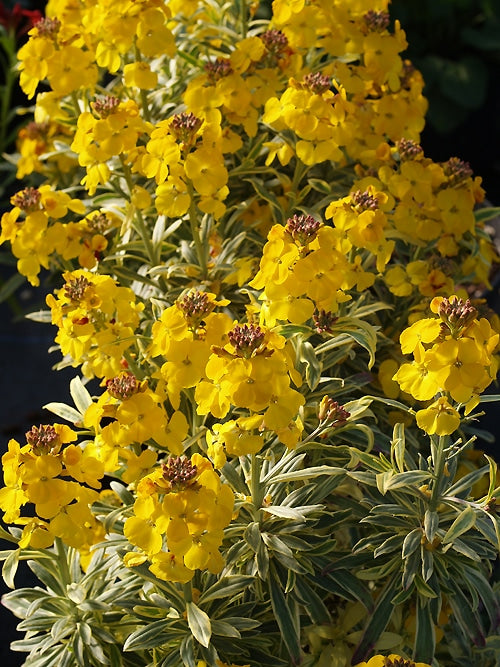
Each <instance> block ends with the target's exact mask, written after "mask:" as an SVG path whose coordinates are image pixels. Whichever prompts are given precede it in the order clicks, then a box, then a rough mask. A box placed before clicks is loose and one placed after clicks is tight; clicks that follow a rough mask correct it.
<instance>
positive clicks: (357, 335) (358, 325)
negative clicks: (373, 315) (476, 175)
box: [334, 317, 377, 369]
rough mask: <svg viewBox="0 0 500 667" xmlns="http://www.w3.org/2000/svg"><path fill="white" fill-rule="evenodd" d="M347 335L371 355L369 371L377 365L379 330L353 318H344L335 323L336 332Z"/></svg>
mask: <svg viewBox="0 0 500 667" xmlns="http://www.w3.org/2000/svg"><path fill="white" fill-rule="evenodd" d="M337 330H338V331H339V332H340V333H343V334H347V335H348V336H350V337H351V338H352V339H353V340H355V341H356V343H358V344H359V345H361V347H364V348H365V350H366V351H367V352H368V354H369V361H368V369H370V368H372V366H373V364H374V363H375V351H376V348H377V329H376V328H375V327H374V326H372V325H371V324H370V323H369V322H365V321H364V320H360V319H357V318H353V317H342V318H339V319H338V320H337V321H336V322H335V327H334V331H337Z"/></svg>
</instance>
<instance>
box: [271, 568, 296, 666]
mask: <svg viewBox="0 0 500 667" xmlns="http://www.w3.org/2000/svg"><path fill="white" fill-rule="evenodd" d="M269 594H270V598H271V606H272V608H273V614H274V618H275V620H276V623H277V624H278V627H279V629H280V631H281V636H282V638H283V642H284V644H285V646H286V648H287V650H288V653H289V654H290V658H291V660H292V664H293V665H296V664H298V663H299V661H300V636H299V631H298V628H297V626H296V624H295V618H294V615H293V613H292V611H291V609H290V608H289V606H288V603H287V599H286V598H285V595H284V594H283V591H282V590H281V586H280V583H279V577H278V576H277V574H276V573H275V572H271V578H270V580H269Z"/></svg>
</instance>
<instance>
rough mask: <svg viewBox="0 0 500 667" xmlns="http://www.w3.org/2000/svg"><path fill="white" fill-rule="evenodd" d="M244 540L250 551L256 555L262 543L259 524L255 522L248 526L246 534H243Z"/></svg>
mask: <svg viewBox="0 0 500 667" xmlns="http://www.w3.org/2000/svg"><path fill="white" fill-rule="evenodd" d="M243 538H244V540H245V542H246V543H247V544H248V546H249V547H250V549H251V550H252V551H253V552H254V553H257V551H258V549H259V547H260V542H261V535H260V526H259V524H258V523H256V522H255V521H252V522H251V523H249V524H248V526H247V527H246V528H245V532H244V533H243Z"/></svg>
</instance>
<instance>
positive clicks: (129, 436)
mask: <svg viewBox="0 0 500 667" xmlns="http://www.w3.org/2000/svg"><path fill="white" fill-rule="evenodd" d="M164 399H165V397H164V396H162V395H159V394H158V393H155V392H153V391H151V390H150V389H149V388H148V387H147V386H146V383H145V382H139V381H138V380H137V378H136V377H135V375H133V374H132V373H131V372H130V371H124V372H122V373H120V374H119V375H117V376H116V377H113V378H110V379H108V380H107V381H106V391H104V392H103V394H101V396H100V397H99V398H98V400H97V402H95V403H94V402H93V403H92V404H91V405H89V407H88V408H87V410H86V411H85V414H84V419H83V421H84V425H85V426H86V427H87V428H91V429H92V430H93V432H94V434H95V438H94V440H93V442H92V443H90V444H89V445H88V446H87V450H88V451H89V452H92V453H93V455H94V456H95V457H96V458H97V459H98V460H99V461H102V463H103V465H104V466H105V470H106V472H107V473H114V472H116V471H117V470H119V469H120V468H123V474H122V479H124V481H126V482H127V483H129V484H130V483H133V482H135V481H136V480H138V479H139V478H140V477H141V476H142V475H143V474H145V472H147V471H149V469H150V468H152V466H153V465H154V463H155V462H156V459H157V454H156V452H155V451H154V450H151V449H143V451H141V452H140V453H138V454H137V453H136V452H135V451H134V450H133V449H132V448H130V447H129V446H130V445H135V446H140V445H143V444H145V443H147V442H148V441H152V443H153V445H154V447H155V448H156V449H167V450H168V451H170V452H172V454H176V455H179V454H181V453H182V441H183V440H184V438H185V437H186V435H187V432H188V423H187V420H186V417H185V416H184V415H183V413H182V412H179V411H176V412H174V413H173V414H172V415H171V417H170V418H169V416H168V414H167V412H166V410H165V406H164ZM103 421H105V424H104V425H103V424H102V422H103ZM87 450H86V451H87Z"/></svg>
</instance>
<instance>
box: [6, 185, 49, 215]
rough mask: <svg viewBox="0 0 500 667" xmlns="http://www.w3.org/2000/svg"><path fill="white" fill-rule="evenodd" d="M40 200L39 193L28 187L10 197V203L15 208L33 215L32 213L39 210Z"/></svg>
mask: <svg viewBox="0 0 500 667" xmlns="http://www.w3.org/2000/svg"><path fill="white" fill-rule="evenodd" d="M41 199H42V195H41V194H40V191H39V190H37V189H36V188H31V187H30V188H24V190H20V191H19V192H16V194H15V195H14V196H13V197H11V199H10V203H11V204H12V205H13V206H17V207H18V208H20V209H21V211H24V212H25V213H33V211H38V210H39V209H40V201H41Z"/></svg>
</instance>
